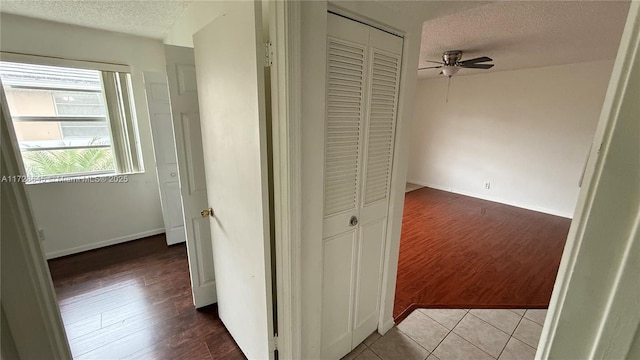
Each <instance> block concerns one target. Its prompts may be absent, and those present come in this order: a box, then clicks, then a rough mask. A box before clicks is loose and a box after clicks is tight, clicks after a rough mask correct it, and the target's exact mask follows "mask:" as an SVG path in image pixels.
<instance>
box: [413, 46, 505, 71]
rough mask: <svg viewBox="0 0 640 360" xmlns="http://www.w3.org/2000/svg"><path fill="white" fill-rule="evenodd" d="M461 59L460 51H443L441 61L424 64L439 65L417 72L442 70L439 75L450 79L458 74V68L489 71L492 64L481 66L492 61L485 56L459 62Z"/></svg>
mask: <svg viewBox="0 0 640 360" xmlns="http://www.w3.org/2000/svg"><path fill="white" fill-rule="evenodd" d="M461 59H462V51H460V50H452V51H445V52H444V54H442V61H431V60H425V61H426V62H430V63H436V64H440V65H438V66H429V67H423V68H419V69H418V70H424V69H442V71H441V72H440V74H444V75H446V76H449V77H451V76H452V75H455V74H456V73H457V72H458V70H460V68H465V69H491V68H492V67H493V64H482V63H485V62H489V61H493V59H492V58H490V57H487V56H483V57H478V58H475V59H469V60H464V61H461Z"/></svg>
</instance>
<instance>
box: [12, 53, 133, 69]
mask: <svg viewBox="0 0 640 360" xmlns="http://www.w3.org/2000/svg"><path fill="white" fill-rule="evenodd" d="M0 60H1V61H9V62H16V63H24V64H34V65H46V66H60V67H68V68H77V69H89V70H99V71H113V72H120V73H131V67H130V66H129V65H123V64H110V63H103V62H97V61H85V60H73V59H64V58H58V57H50V56H43V55H36V54H20V53H14V52H8V51H0Z"/></svg>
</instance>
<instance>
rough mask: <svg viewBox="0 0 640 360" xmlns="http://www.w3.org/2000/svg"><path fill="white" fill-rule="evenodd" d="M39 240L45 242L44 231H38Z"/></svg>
mask: <svg viewBox="0 0 640 360" xmlns="http://www.w3.org/2000/svg"><path fill="white" fill-rule="evenodd" d="M38 238H39V239H40V241H41V242H42V241H44V229H40V230H38Z"/></svg>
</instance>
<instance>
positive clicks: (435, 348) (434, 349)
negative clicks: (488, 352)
mask: <svg viewBox="0 0 640 360" xmlns="http://www.w3.org/2000/svg"><path fill="white" fill-rule="evenodd" d="M469 311H471V309H468V310H467V312H466V313H465V314H464V315H463V316H462V317H461V318H460V320H458V322H457V323H456V324H455V325H453V327H451V329H450V330H449V329H447V330H449V332H448V333H447V335H445V336H444V337H443V338H442V340H440V342H439V343H438V345H436V347H434V348H433V351H432V352H431V353H432V354H433V353H435V352H436V350H437V349H438V346H440V344H442V342H443V341H444V339H446V338H447V336H449V335H450V334H451V333H452V332H453V329H455V328H456V326H458V324H460V322H461V321H462V319H464V317H465V316H467V314H468V313H469ZM422 314H423V315H425V316H426V317H428V318H429V319H431V320H433V321H435V322H436V323H438V324H440V323H439V322H438V321H436V320H435V319H434V318H432V317H431V316H429V315H427V314H425V313H422ZM440 325H442V324H440ZM442 326H444V325H442ZM446 328H447V327H446V326H445V329H446ZM456 335H457V336H460V335H458V334H456ZM460 338H461V339H463V340H465V341H467V339H465V338H463V337H462V336H460ZM467 342H468V341H467ZM469 344H471V343H470V342H469ZM471 345H473V344H471ZM474 346H475V345H474ZM476 347H477V346H476ZM480 350H482V349H480ZM434 356H435V355H434Z"/></svg>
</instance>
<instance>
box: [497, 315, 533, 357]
mask: <svg viewBox="0 0 640 360" xmlns="http://www.w3.org/2000/svg"><path fill="white" fill-rule="evenodd" d="M526 313H527V311H526V310H525V311H524V314H526ZM524 314H522V316H521V317H520V320H518V323H517V324H516V327H515V328H513V331H512V332H511V335H509V340H507V343H506V344H504V347H503V348H502V350H500V354H498V357H497V358H496V359H500V356H502V353H503V352H504V349H506V348H507V345H509V341H511V338H514V339H516V340H518V341H520V339H518V338H517V337H515V336H513V334H515V333H516V329H517V328H518V326H520V323H521V322H522V319H524ZM520 342H522V343H523V344H525V345H527V346H528V345H529V344H526V343H525V342H523V341H520Z"/></svg>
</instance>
